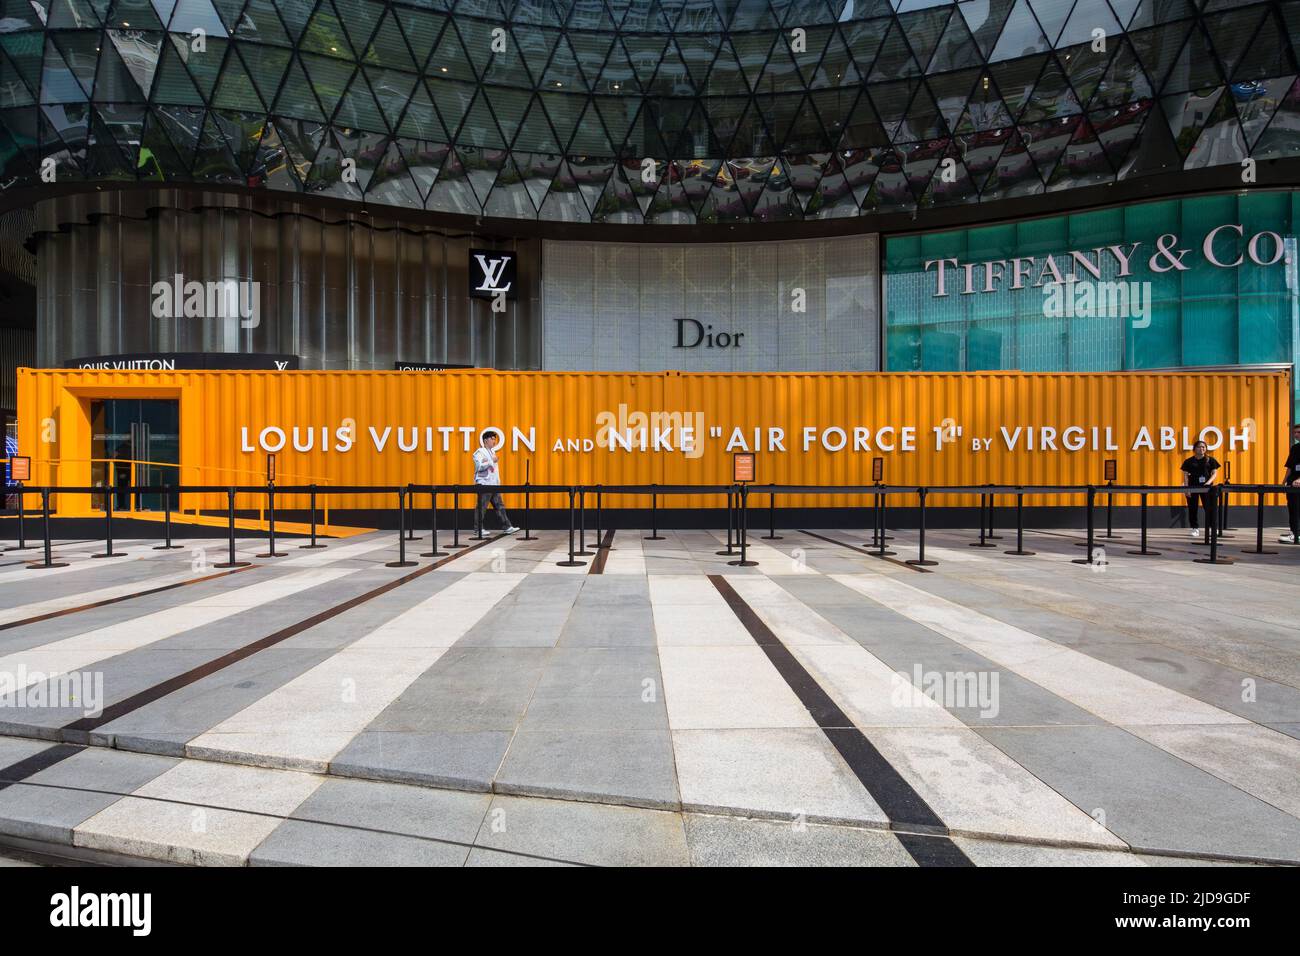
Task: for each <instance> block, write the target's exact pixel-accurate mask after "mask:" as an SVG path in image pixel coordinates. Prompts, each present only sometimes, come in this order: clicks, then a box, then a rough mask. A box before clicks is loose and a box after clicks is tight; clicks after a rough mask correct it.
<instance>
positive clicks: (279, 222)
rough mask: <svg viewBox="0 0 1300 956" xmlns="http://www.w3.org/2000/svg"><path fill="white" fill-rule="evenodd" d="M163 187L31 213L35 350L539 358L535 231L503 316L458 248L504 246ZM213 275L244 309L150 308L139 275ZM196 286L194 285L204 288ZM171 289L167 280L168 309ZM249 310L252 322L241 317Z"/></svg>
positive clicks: (209, 279)
mask: <svg viewBox="0 0 1300 956" xmlns="http://www.w3.org/2000/svg"><path fill="white" fill-rule="evenodd" d="M201 198H202V199H203V200H204V201H201V202H196V201H195V196H194V194H188V195H186V196H185V197H184V198H183V199H182V198H181V196H180V194H179V193H176V192H174V191H171V190H157V191H154V192H151V193H149V194H148V195H147V196H145V195H143V194H127V193H112V194H108V193H106V194H103V195H99V196H94V197H85V196H78V197H67V198H63V199H54V200H50V201H48V202H45V203H42V204H40V206H39V207H38V209H37V216H36V221H37V231H36V233H35V247H36V250H37V290H38V291H37V316H38V323H37V327H38V334H37V340H38V349H37V351H38V359H39V361H40V362H41V363H42V364H43V365H56V364H59V363H61V362H63V361H65V360H67V359H71V358H81V357H88V356H94V355H108V354H117V353H122V352H164V351H165V352H188V351H194V352H263V353H264V352H274V353H287V354H294V355H298V356H299V357H300V359H301V361H302V367H304V368H320V369H390V368H392V367H393V363H394V362H396V361H399V360H401V361H414V362H433V363H438V362H447V363H455V364H465V365H478V366H485V367H487V366H494V367H497V368H503V369H529V368H538V367H540V359H541V347H540V342H541V336H540V330H539V329H538V327H537V323H538V321H539V316H540V310H539V307H538V290H537V283H538V282H539V281H540V275H541V256H540V249H541V245H540V242H538V241H536V240H529V241H526V242H523V243H521V244H519V250H520V254H521V262H520V269H519V281H520V285H521V288H520V290H519V296H518V299H517V301H512V302H510V303H509V304H508V307H507V310H506V312H505V313H504V314H494V313H492V311H491V309H490V304H489V303H487V302H485V301H483V300H479V299H471V298H470V296H469V289H468V285H469V277H468V256H469V250H470V249H471V248H494V247H504V248H509V247H510V245H511V244H510V243H509V242H504V243H503V242H501V241H499V240H494V239H491V238H488V237H484V236H469V235H463V234H456V235H447V234H444V233H442V232H438V231H435V230H430V229H417V228H413V227H411V226H410V225H409V224H403V223H399V222H396V221H388V220H376V219H373V218H371V217H369V216H366V215H364V214H362V213H358V214H339V215H333V216H329V217H325V216H322V214H321V213H320V212H319V211H318V210H313V209H307V208H304V207H300V206H298V205H297V204H293V203H274V204H269V205H268V204H266V203H256V204H254V203H252V202H249V201H241V200H240V199H238V198H237V197H231V196H229V195H220V194H208V195H204V196H203V197H201ZM178 276H179V277H180V280H179V281H180V282H181V283H191V282H199V283H218V284H224V285H222V286H221V289H220V290H218V292H220V291H222V290H226V289H229V290H232V291H233V290H239V291H241V292H243V294H244V295H245V297H246V298H245V299H244V300H243V301H241V300H240V299H239V297H238V295H237V294H236V295H235V296H234V297H233V299H232V300H231V301H230V302H229V305H230V306H231V307H232V308H233V307H237V306H240V305H243V304H255V306H256V310H255V313H254V315H252V316H248V317H244V316H241V315H239V314H237V312H235V311H232V312H231V313H230V314H227V315H219V314H205V315H203V316H192V315H190V316H187V315H184V314H180V315H174V314H167V315H162V316H156V315H154V314H153V306H154V300H155V283H159V282H163V283H166V284H167V285H166V287H167V288H168V289H170V288H172V287H174V286H175V284H176V282H177V277H178ZM205 288H206V286H205ZM185 291H186V290H185V289H184V286H182V304H183V302H184V296H185ZM254 318H255V319H256V321H255V322H254V321H252V320H253V319H254Z"/></svg>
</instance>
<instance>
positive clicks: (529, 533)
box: [433, 458, 537, 551]
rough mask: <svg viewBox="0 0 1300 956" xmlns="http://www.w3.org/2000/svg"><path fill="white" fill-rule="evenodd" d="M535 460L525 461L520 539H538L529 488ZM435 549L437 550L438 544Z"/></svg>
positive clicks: (531, 494)
mask: <svg viewBox="0 0 1300 956" xmlns="http://www.w3.org/2000/svg"><path fill="white" fill-rule="evenodd" d="M532 475H533V460H532V459H531V458H530V459H528V460H527V461H526V462H524V534H523V537H522V538H520V539H519V540H520V541H536V540H537V536H536V535H534V534H533V493H532V491H530V490H529V487H528V486H529V485H530V484H531V483H532ZM433 550H435V551H437V550H438V547H437V545H434V548H433Z"/></svg>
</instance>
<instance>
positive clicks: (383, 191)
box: [365, 139, 424, 209]
mask: <svg viewBox="0 0 1300 956" xmlns="http://www.w3.org/2000/svg"><path fill="white" fill-rule="evenodd" d="M365 202H367V203H382V204H383V206H396V207H400V208H407V209H422V208H424V196H422V195H421V194H420V189H419V187H417V186H416V185H415V179H412V178H411V173H409V172H408V170H407V165H406V157H404V156H403V155H402V150H400V148H398V140H395V139H391V140H389V146H387V148H386V150H385V151H383V156H382V157H381V159H380V161H378V163H376V164H374V172H373V173H372V174H370V179H369V182H367V183H365Z"/></svg>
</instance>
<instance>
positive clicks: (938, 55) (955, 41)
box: [927, 13, 983, 73]
mask: <svg viewBox="0 0 1300 956" xmlns="http://www.w3.org/2000/svg"><path fill="white" fill-rule="evenodd" d="M981 65H983V60H982V59H981V57H980V50H979V45H978V44H977V43H976V42H975V38H974V37H973V36H971V32H970V29H969V28H968V27H967V26H966V19H965V18H964V17H962V16H961V15H960V14H957V13H954V14H953V16H952V17H950V18H949V20H948V25H947V26H946V27H945V28H944V31H943V36H941V37H940V38H939V42H938V43H936V44H935V47H934V56H933V57H931V59H930V65H929V67H928V68H927V69H928V72H930V73H940V72H943V71H946V70H962V69H965V68H967V67H972V66H981Z"/></svg>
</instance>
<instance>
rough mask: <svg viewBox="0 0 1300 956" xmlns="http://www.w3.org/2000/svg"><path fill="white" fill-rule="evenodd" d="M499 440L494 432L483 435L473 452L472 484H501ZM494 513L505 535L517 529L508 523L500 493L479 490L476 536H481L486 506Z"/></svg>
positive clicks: (475, 515)
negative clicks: (498, 464)
mask: <svg viewBox="0 0 1300 956" xmlns="http://www.w3.org/2000/svg"><path fill="white" fill-rule="evenodd" d="M500 440H501V436H500V435H498V434H497V433H496V432H493V431H488V432H484V433H483V437H482V439H481V442H482V443H481V444H480V445H479V447H478V450H477V451H476V452H474V484H476V485H479V486H495V485H499V484H501V472H500V471H499V470H498V468H497V453H496V446H497V443H498V442H499V441H500ZM489 503H490V504H491V505H492V508H493V509H494V510H495V511H496V513H497V517H498V518H500V519H501V528H502V530H503V533H505V534H514V533H515V532H516V531H518V530H519V529H518V528H516V527H515V526H514V525H512V524H511V523H510V516H509V515H508V514H506V506H505V502H503V501H502V500H501V492H499V491H491V490H480V491H479V493H478V507H477V508H476V509H475V514H474V517H475V527H476V528H477V529H478V535H479V537H480V538H481V537H482V536H483V518H484V516H485V515H486V514H487V506H488V504H489Z"/></svg>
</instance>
